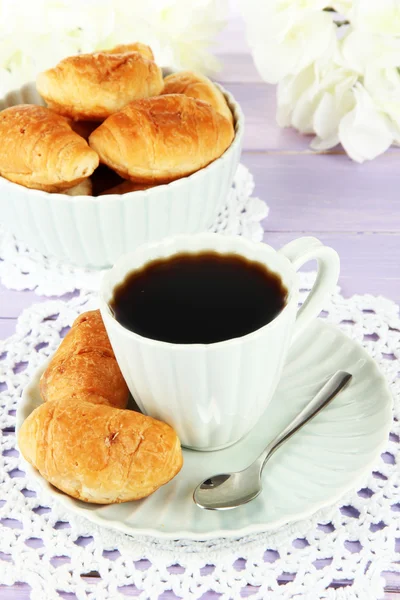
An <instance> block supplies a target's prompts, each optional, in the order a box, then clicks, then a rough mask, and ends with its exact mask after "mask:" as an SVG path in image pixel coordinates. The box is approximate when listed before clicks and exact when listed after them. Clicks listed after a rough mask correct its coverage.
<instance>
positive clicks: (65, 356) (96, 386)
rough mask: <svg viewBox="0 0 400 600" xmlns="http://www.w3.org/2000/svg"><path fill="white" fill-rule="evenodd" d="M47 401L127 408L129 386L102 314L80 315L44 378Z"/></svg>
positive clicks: (43, 392) (94, 311) (44, 392)
mask: <svg viewBox="0 0 400 600" xmlns="http://www.w3.org/2000/svg"><path fill="white" fill-rule="evenodd" d="M40 393H41V396H42V398H43V400H44V401H45V402H47V401H54V400H57V401H61V400H66V399H70V398H79V399H80V400H89V401H90V402H96V403H97V404H98V403H101V404H107V405H109V406H113V407H117V408H126V405H127V403H128V398H129V391H128V386H127V385H126V383H125V380H124V378H123V376H122V373H121V371H120V368H119V366H118V363H117V359H116V358H115V355H114V352H113V349H112V346H111V344H110V340H109V339H108V335H107V331H106V328H105V327H104V323H103V319H102V318H101V314H100V311H98V310H93V311H90V312H86V313H84V314H82V315H80V316H79V317H78V318H77V319H76V320H75V321H74V323H73V325H72V327H71V329H70V330H69V332H68V333H67V335H66V336H65V338H64V339H63V341H62V342H61V344H60V346H59V348H58V350H57V352H56V353H55V354H54V356H53V358H52V360H51V361H50V363H49V365H48V367H47V369H46V371H45V372H44V373H43V375H42V377H41V379H40Z"/></svg>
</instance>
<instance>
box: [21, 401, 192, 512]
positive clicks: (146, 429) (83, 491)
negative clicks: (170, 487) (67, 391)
mask: <svg viewBox="0 0 400 600" xmlns="http://www.w3.org/2000/svg"><path fill="white" fill-rule="evenodd" d="M18 444H19V448H20V450H21V452H22V454H23V456H24V457H25V459H26V460H28V461H29V462H30V463H31V464H32V465H33V466H34V467H35V468H36V469H37V470H38V471H39V473H40V474H41V475H42V476H43V477H44V478H45V479H47V481H49V482H50V483H51V484H52V485H54V486H56V487H57V488H58V489H60V490H62V491H63V492H65V493H66V494H69V495H70V496H73V497H74V498H78V499H80V500H84V501H85V502H94V503H96V504H108V503H111V502H128V501H130V500H138V499H139V498H144V497H145V496H148V495H149V494H151V493H152V492H154V491H155V490H156V489H157V488H159V487H160V486H161V485H164V484H165V483H167V482H168V481H169V480H170V479H172V478H173V477H174V476H175V475H176V474H177V473H178V472H179V470H180V468H181V466H182V453H181V448H180V444H179V440H178V438H177V436H176V433H175V432H174V430H173V429H172V428H171V427H170V426H169V425H167V424H166V423H162V422H160V421H156V420H155V419H152V418H151V417H146V416H144V415H142V414H140V413H137V412H133V411H130V410H118V409H116V408H111V407H109V406H104V405H100V404H92V403H90V402H85V401H82V400H80V399H72V400H69V401H68V400H67V401H65V402H46V403H45V404H42V405H41V406H39V408H36V409H35V410H34V411H33V412H32V413H31V414H30V415H29V417H28V418H27V419H26V421H25V422H24V423H23V425H22V427H21V429H20V432H19V436H18Z"/></svg>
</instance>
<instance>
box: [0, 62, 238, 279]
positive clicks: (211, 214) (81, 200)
mask: <svg viewBox="0 0 400 600" xmlns="http://www.w3.org/2000/svg"><path fill="white" fill-rule="evenodd" d="M170 73H171V70H164V71H163V74H164V76H166V75H169V74H170ZM218 88H219V90H221V92H222V93H223V95H224V96H225V98H226V100H227V103H228V105H229V107H230V109H231V112H232V114H233V117H234V123H235V138H234V140H233V142H232V143H231V145H230V146H229V148H228V149H227V150H226V152H225V153H224V154H223V155H222V156H221V157H220V158H218V159H217V160H214V161H213V162H211V163H210V164H209V165H208V166H206V167H204V168H203V169H200V170H199V171H196V172H195V173H193V174H192V175H189V176H188V177H182V178H181V179H178V180H176V181H173V182H171V183H168V184H162V185H158V186H156V187H151V188H149V189H142V190H139V191H134V192H130V193H122V194H121V193H114V194H107V195H104V196H99V197H91V196H85V195H82V196H73V195H69V194H66V193H54V194H49V193H46V192H43V191H39V190H35V189H26V188H24V187H22V186H21V185H17V184H14V183H12V182H10V181H7V180H6V179H4V178H2V177H0V215H1V216H0V220H1V223H2V224H4V226H5V227H6V229H7V230H8V231H10V232H11V233H13V234H15V235H16V237H17V238H18V239H19V240H21V241H22V242H24V243H26V245H27V246H28V247H30V248H34V249H36V250H38V251H40V252H41V253H42V254H44V255H47V256H55V257H56V258H58V259H61V260H67V261H68V262H70V263H71V262H72V263H74V264H75V265H78V266H81V267H96V268H105V267H110V266H112V265H113V264H114V262H115V261H116V260H117V259H118V257H119V256H120V255H121V254H125V253H127V252H130V251H132V250H134V249H136V248H137V247H138V246H139V245H141V244H143V243H146V242H152V241H158V240H160V239H162V238H163V237H167V236H171V235H176V234H180V233H189V234H190V233H198V232H202V231H207V230H208V229H209V228H210V227H211V226H212V225H213V224H214V223H215V221H216V218H217V216H218V213H219V211H220V209H221V208H222V206H223V203H224V201H225V199H226V197H227V195H228V192H229V189H230V187H231V185H232V181H233V177H234V174H235V172H236V169H237V166H238V163H239V159H240V153H241V146H242V139H243V132H244V118H243V114H242V111H241V109H240V106H239V105H238V104H237V102H236V101H235V100H234V98H233V97H232V95H231V94H230V93H229V92H227V91H226V90H224V89H223V88H222V87H221V86H218ZM17 104H39V105H42V106H43V104H44V102H43V100H42V99H41V98H40V96H39V94H38V93H37V91H36V89H35V84H28V85H25V86H23V87H22V88H21V89H20V90H17V91H14V92H11V93H9V94H8V95H7V96H6V97H5V98H3V99H2V100H0V110H3V109H5V108H7V107H9V106H14V105H17ZM116 185H118V184H116ZM125 187H126V186H124V189H125ZM134 187H135V189H137V188H136V186H134ZM139 187H146V186H139ZM81 189H82V188H81ZM83 189H84V190H85V189H87V188H86V186H84V188H83ZM77 193H79V190H78V191H77ZM84 193H86V192H84Z"/></svg>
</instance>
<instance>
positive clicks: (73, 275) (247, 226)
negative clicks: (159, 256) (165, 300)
mask: <svg viewBox="0 0 400 600" xmlns="http://www.w3.org/2000/svg"><path fill="white" fill-rule="evenodd" d="M253 190H254V180H253V176H252V174H251V173H250V172H249V170H248V169H247V168H246V167H245V166H244V165H242V164H241V165H239V167H238V169H237V171H236V175H235V178H234V182H233V185H232V188H231V190H230V193H229V194H228V197H227V199H226V203H225V206H224V208H223V210H222V211H221V213H220V215H219V216H218V218H217V221H216V223H215V224H214V226H213V227H212V228H211V231H216V232H218V233H227V234H239V235H243V236H245V237H247V238H249V239H252V240H254V241H257V242H259V241H261V240H262V237H263V229H262V226H261V221H262V220H263V219H264V218H265V217H266V216H267V215H268V207H267V205H266V204H265V202H263V201H262V200H260V199H259V198H255V197H252V193H253ZM0 223H1V215H0ZM101 276H102V271H99V270H94V269H83V268H79V267H74V266H72V265H70V264H69V263H67V262H62V261H59V260H58V259H56V258H46V257H45V256H43V254H41V253H40V252H37V251H36V250H31V249H29V248H27V246H26V245H25V244H24V243H23V242H22V241H20V240H16V239H15V237H14V236H13V235H12V234H10V233H8V232H7V231H5V229H4V228H3V227H1V225H0V279H1V281H2V283H3V285H5V286H6V287H7V288H9V289H12V290H35V292H36V293H37V294H38V295H40V296H62V295H63V294H66V293H68V292H73V291H74V290H76V289H78V290H88V291H90V290H97V289H98V284H99V281H100V279H101Z"/></svg>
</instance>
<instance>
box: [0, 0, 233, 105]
mask: <svg viewBox="0 0 400 600" xmlns="http://www.w3.org/2000/svg"><path fill="white" fill-rule="evenodd" d="M228 5H229V2H228V0H190V2H189V0H140V1H137V0H0V71H1V72H0V95H4V93H5V92H6V91H8V90H10V89H15V88H18V87H20V86H21V85H22V84H23V83H25V82H27V81H31V80H33V79H35V77H36V75H37V73H39V72H40V71H42V70H44V69H47V68H50V67H52V66H54V64H55V63H57V62H58V61H59V60H61V59H62V58H64V57H66V56H70V55H72V54H76V53H78V52H92V51H93V50H99V49H103V48H111V47H112V46H115V45H116V44H123V43H129V42H132V41H135V40H138V41H141V42H144V43H147V44H149V45H150V46H151V47H152V49H153V52H154V55H155V59H156V62H158V63H159V64H160V65H168V66H172V67H174V68H178V69H183V68H189V69H195V70H200V71H203V72H205V73H208V74H212V73H215V72H216V71H218V69H219V63H218V61H217V59H216V58H215V57H214V56H213V54H212V52H211V48H212V44H213V40H214V38H215V36H216V34H217V33H218V32H219V31H220V29H221V28H222V27H224V25H225V23H226V18H227V15H228V12H229V9H228Z"/></svg>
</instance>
